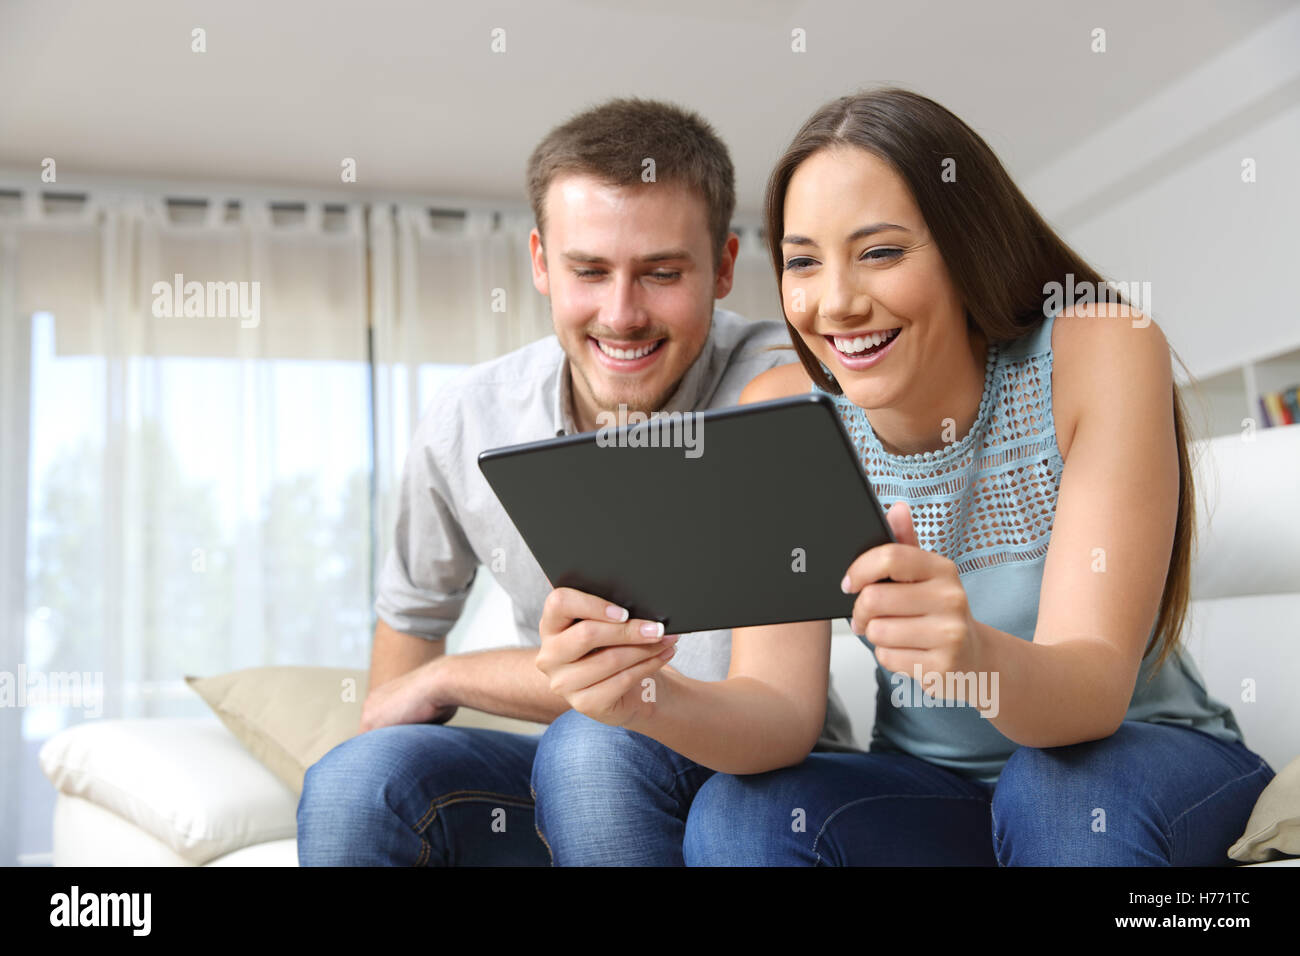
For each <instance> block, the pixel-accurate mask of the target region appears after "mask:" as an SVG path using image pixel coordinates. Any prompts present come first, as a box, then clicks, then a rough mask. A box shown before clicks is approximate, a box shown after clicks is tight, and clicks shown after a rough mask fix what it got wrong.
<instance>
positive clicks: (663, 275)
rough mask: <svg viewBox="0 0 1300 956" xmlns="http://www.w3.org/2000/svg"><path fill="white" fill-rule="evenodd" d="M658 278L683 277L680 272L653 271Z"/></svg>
mask: <svg viewBox="0 0 1300 956" xmlns="http://www.w3.org/2000/svg"><path fill="white" fill-rule="evenodd" d="M651 275H653V276H654V277H655V278H656V279H677V278H680V277H681V273H680V272H652V273H651Z"/></svg>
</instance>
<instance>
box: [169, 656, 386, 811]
mask: <svg viewBox="0 0 1300 956" xmlns="http://www.w3.org/2000/svg"><path fill="white" fill-rule="evenodd" d="M368 681H369V675H368V674H367V672H366V671H359V670H348V669H344V668H334V667H250V668H247V669H244V670H238V671H231V672H230V673H227V674H220V675H218V676H216V677H186V678H185V682H186V683H187V684H189V685H190V687H192V688H193V689H194V691H195V692H196V693H197V694H198V695H199V696H200V697H202V698H203V700H204V701H205V702H206V703H207V705H208V706H209V707H211V708H212V710H213V712H214V713H215V714H216V715H217V716H218V717H219V718H221V722H222V723H224V724H225V725H226V726H227V727H228V728H230V732H231V733H232V734H234V735H235V737H236V738H238V740H239V742H240V743H242V744H243V745H244V746H245V747H247V748H248V751H249V753H251V754H252V755H253V756H254V757H256V758H257V759H258V760H260V761H261V762H262V764H263V765H264V766H265V767H266V768H267V769H268V770H270V771H271V772H272V773H273V774H275V775H276V776H277V777H278V778H280V780H282V781H283V782H284V785H285V786H286V787H288V788H289V789H290V790H291V791H292V792H293V794H294V795H295V796H301V794H302V780H303V776H304V775H305V774H306V773H307V768H308V767H310V766H311V765H312V764H314V763H315V762H316V761H317V760H319V759H320V758H321V757H323V756H325V754H327V753H328V752H329V751H331V750H333V749H334V748H335V747H336V746H338V745H339V744H341V743H342V742H343V741H345V740H347V739H348V738H350V737H353V736H355V735H356V733H357V731H358V730H359V728H360V724H361V702H362V701H363V700H365V697H366V686H367V683H368Z"/></svg>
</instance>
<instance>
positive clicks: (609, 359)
mask: <svg viewBox="0 0 1300 956" xmlns="http://www.w3.org/2000/svg"><path fill="white" fill-rule="evenodd" d="M587 340H588V341H589V342H590V343H591V345H590V348H591V351H592V353H593V354H594V355H595V356H596V359H597V361H599V362H600V363H601V364H602V365H603V366H605V367H606V368H608V369H612V370H614V371H619V372H637V371H640V370H641V369H643V368H647V367H649V366H650V365H652V364H654V363H655V362H656V361H658V359H659V355H660V354H661V353H662V352H663V351H664V345H665V344H666V343H667V341H668V340H667V339H666V338H657V339H637V340H636V341H633V342H620V341H616V340H611V339H597V338H595V337H594V336H591V335H589V336H587ZM602 345H603V346H605V347H606V348H610V349H614V350H617V351H620V352H622V353H624V355H625V356H627V357H624V358H620V357H618V356H616V355H610V354H609V353H608V352H606V351H605V350H604V349H603V348H601V346H602ZM647 347H650V351H649V352H647V353H646V354H645V355H641V356H639V357H636V358H633V357H631V356H632V353H635V352H638V351H640V350H643V349H645V348H647Z"/></svg>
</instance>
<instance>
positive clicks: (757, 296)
mask: <svg viewBox="0 0 1300 956" xmlns="http://www.w3.org/2000/svg"><path fill="white" fill-rule="evenodd" d="M736 233H737V235H738V236H739V237H740V249H739V251H738V252H737V253H736V281H735V284H734V286H733V287H732V290H731V293H730V294H729V295H728V296H727V297H726V298H725V299H722V300H720V301H719V302H718V305H719V306H721V307H722V308H724V309H730V310H731V311H732V312H738V313H740V314H741V315H743V316H744V317H745V318H747V319H776V320H778V321H780V319H781V294H780V292H779V290H778V288H777V284H776V276H775V274H774V273H773V271H772V260H771V259H770V258H769V257H768V252H767V246H766V245H765V244H764V242H763V238H762V236H760V235H759V231H758V229H757V228H755V227H748V226H746V227H741V228H739V229H737V230H736ZM790 355H791V360H793V357H794V353H793V352H791V353H790Z"/></svg>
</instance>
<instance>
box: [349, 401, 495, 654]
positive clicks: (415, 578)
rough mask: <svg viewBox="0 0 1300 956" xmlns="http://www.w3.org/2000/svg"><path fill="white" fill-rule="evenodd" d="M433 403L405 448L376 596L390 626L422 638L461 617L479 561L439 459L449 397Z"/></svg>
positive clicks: (449, 420) (440, 634) (449, 422)
mask: <svg viewBox="0 0 1300 956" xmlns="http://www.w3.org/2000/svg"><path fill="white" fill-rule="evenodd" d="M434 408H435V409H436V411H433V410H431V411H430V413H429V414H427V415H426V416H425V419H424V421H423V422H422V423H421V425H420V427H419V428H418V429H417V430H416V433H415V436H414V438H413V439H412V441H411V449H410V451H409V452H408V454H407V456H406V464H405V466H404V468H403V469H402V483H401V491H400V495H399V502H398V513H397V526H396V529H395V532H394V535H393V547H392V550H391V551H389V553H388V556H387V559H386V560H385V562H384V566H383V570H382V571H381V572H380V575H379V586H378V593H377V596H376V599H375V612H376V613H377V614H378V615H379V617H380V618H381V619H382V620H383V621H384V622H385V623H386V624H388V626H389V627H391V628H393V630H395V631H400V632H401V633H403V634H411V635H414V636H416V637H422V638H425V639H427V640H439V639H442V638H445V637H446V636H447V633H448V632H449V631H450V630H451V629H452V626H453V625H454V624H455V623H456V621H457V620H458V619H459V618H460V614H461V611H462V609H463V608H464V606H465V599H466V597H467V596H468V594H469V589H470V585H472V584H473V583H474V576H475V574H476V573H477V571H478V565H479V560H478V556H477V555H476V554H475V553H474V549H473V547H472V546H471V545H470V543H469V541H468V540H467V538H466V537H465V531H464V529H463V528H462V526H461V523H460V519H459V518H458V517H457V513H456V508H455V502H454V498H453V496H452V493H451V491H450V488H449V485H448V481H447V473H446V471H445V469H444V468H443V467H442V465H441V463H440V461H439V458H440V456H439V454H438V452H439V446H440V444H441V442H440V434H441V433H443V432H445V431H446V430H447V429H448V428H451V427H454V424H455V423H454V418H455V415H456V410H455V408H454V403H448V404H447V405H442V404H441V403H439V404H438V405H435V406H434ZM444 460H445V459H444Z"/></svg>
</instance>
